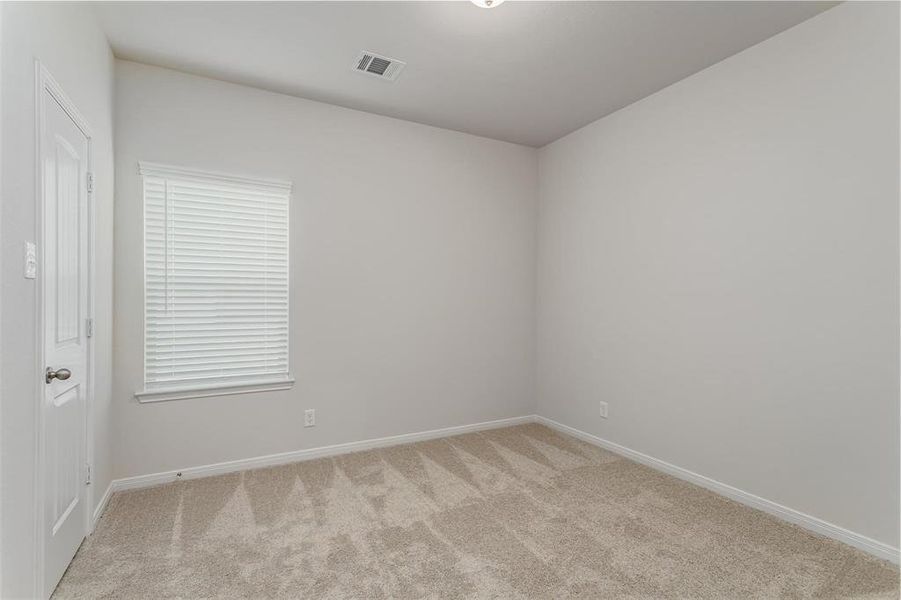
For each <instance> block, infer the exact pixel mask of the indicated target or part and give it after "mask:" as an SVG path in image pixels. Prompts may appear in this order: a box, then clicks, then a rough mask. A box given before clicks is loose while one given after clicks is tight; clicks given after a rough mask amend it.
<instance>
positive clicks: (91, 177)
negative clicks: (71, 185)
mask: <svg viewBox="0 0 901 600" xmlns="http://www.w3.org/2000/svg"><path fill="white" fill-rule="evenodd" d="M88 193H89V194H93V193H94V174H93V173H88Z"/></svg>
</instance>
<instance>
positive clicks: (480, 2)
mask: <svg viewBox="0 0 901 600" xmlns="http://www.w3.org/2000/svg"><path fill="white" fill-rule="evenodd" d="M469 1H470V2H472V3H473V4H475V5H476V6H478V7H479V8H494V7H496V6H500V5H501V4H503V3H504V0H469Z"/></svg>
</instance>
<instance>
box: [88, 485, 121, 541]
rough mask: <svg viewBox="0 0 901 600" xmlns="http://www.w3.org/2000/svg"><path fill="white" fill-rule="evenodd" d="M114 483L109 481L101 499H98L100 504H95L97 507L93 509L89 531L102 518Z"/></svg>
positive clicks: (94, 527) (92, 529) (111, 494)
mask: <svg viewBox="0 0 901 600" xmlns="http://www.w3.org/2000/svg"><path fill="white" fill-rule="evenodd" d="M114 483H116V482H115V481H111V482H110V484H109V485H108V486H106V491H105V492H103V497H102V498H100V502H98V503H97V506H96V507H94V513H93V515H92V516H91V531H92V532H93V531H94V529H96V527H97V521H99V520H100V517H102V516H103V511H105V510H106V505H107V504H109V500H110V498H112V496H113V484H114Z"/></svg>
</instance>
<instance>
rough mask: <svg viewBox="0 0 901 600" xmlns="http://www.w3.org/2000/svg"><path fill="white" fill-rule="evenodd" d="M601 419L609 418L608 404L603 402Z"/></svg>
mask: <svg viewBox="0 0 901 600" xmlns="http://www.w3.org/2000/svg"><path fill="white" fill-rule="evenodd" d="M601 418H602V419H606V418H607V403H606V402H601Z"/></svg>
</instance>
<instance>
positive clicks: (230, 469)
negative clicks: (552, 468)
mask: <svg viewBox="0 0 901 600" xmlns="http://www.w3.org/2000/svg"><path fill="white" fill-rule="evenodd" d="M534 421H535V417H534V416H533V415H526V416H523V417H512V418H509V419H499V420H497V421H485V422H482V423H473V424H471V425H460V426H457V427H445V428H443V429H432V430H430V431H420V432H417V433H405V434H402V435H394V436H390V437H383V438H375V439H370V440H363V441H360V442H349V443H346V444H336V445H334V446H320V447H319V448H309V449H306V450H295V451H292V452H282V453H280V454H269V455H267V456H257V457H254V458H243V459H240V460H232V461H228V462H221V463H215V464H211V465H202V466H199V467H188V468H185V469H179V470H174V471H165V472H162V473H152V474H150V475H138V476H136V477H126V478H124V479H116V480H114V481H113V482H112V483H111V484H110V487H111V488H112V491H113V492H118V491H122V490H132V489H137V488H143V487H149V486H153V485H160V484H163V483H169V482H172V481H176V480H178V479H196V478H199V477H210V476H212V475H222V474H223V473H234V472H235V471H245V470H247V469H259V468H261V467H273V466H276V465H284V464H288V463H293V462H301V461H305V460H312V459H314V458H324V457H327V456H337V455H339V454H348V453H350V452H360V451H361V450H371V449H372V448H384V447H386V446H397V445H399V444H410V443H413V442H422V441H425V440H432V439H436V438H443V437H449V436H452V435H460V434H462V433H470V432H473V431H483V430H486V429H497V428H499V427H510V426H511V425H520V424H523V423H532V422H534ZM179 473H181V475H180V476H179ZM101 512H102V511H101ZM95 519H96V517H95Z"/></svg>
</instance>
